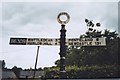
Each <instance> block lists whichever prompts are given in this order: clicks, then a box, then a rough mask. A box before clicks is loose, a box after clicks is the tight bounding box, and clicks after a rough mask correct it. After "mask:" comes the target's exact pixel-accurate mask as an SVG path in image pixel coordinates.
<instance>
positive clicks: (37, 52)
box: [33, 46, 40, 78]
mask: <svg viewBox="0 0 120 80" xmlns="http://www.w3.org/2000/svg"><path fill="white" fill-rule="evenodd" d="M39 47H40V46H38V48H37V55H36V61H35V70H34V75H33V78H35V74H36V67H37V61H38V54H39Z"/></svg>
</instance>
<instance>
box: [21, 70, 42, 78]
mask: <svg viewBox="0 0 120 80" xmlns="http://www.w3.org/2000/svg"><path fill="white" fill-rule="evenodd" d="M33 76H34V71H33V70H32V71H30V70H27V71H25V70H22V71H20V76H19V78H33ZM42 76H44V71H36V73H35V78H41V77H42Z"/></svg>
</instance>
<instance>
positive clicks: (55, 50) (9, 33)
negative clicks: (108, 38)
mask: <svg viewBox="0 0 120 80" xmlns="http://www.w3.org/2000/svg"><path fill="white" fill-rule="evenodd" d="M9 1H12V2H8V0H5V1H3V3H2V6H0V8H1V16H2V18H1V19H0V20H1V21H2V22H0V24H1V26H0V27H1V29H0V32H1V34H2V35H0V42H1V44H2V46H1V48H2V50H0V54H1V55H2V56H0V60H5V62H6V66H7V67H9V68H12V67H13V66H18V67H22V68H30V67H32V68H34V63H35V57H36V52H37V46H35V45H32V46H29V45H25V46H21V45H19V46H18V45H17V46H16V45H9V40H10V37H25V38H26V37H28V38H33V37H36V38H59V36H60V31H59V30H60V28H61V27H60V24H59V23H58V22H57V20H56V17H57V15H58V14H59V13H60V12H62V11H65V12H67V13H69V15H70V22H69V23H68V24H67V25H66V30H67V33H66V35H67V36H66V37H67V38H70V37H72V38H79V36H80V35H81V34H84V33H85V32H86V31H87V27H86V24H85V22H84V20H85V18H87V19H90V20H93V22H94V23H97V22H100V23H101V27H100V28H99V30H104V29H109V30H111V31H115V30H116V31H117V32H118V2H93V0H92V1H91V0H87V1H89V2H68V1H67V2H37V0H35V2H29V1H28V0H27V1H26V2H19V1H18V0H16V2H15V0H9ZM21 1H22V0H21ZM30 1H33V0H30ZM53 1H54V0H53ZM82 1H83V0H82ZM106 1H108V0H106ZM112 1H113V0H112ZM116 1H117V0H116ZM57 59H59V46H40V52H39V58H38V65H37V68H38V67H48V66H53V65H54V62H55V61H56V60H57Z"/></svg>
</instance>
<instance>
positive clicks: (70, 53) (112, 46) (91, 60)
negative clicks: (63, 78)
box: [48, 30, 120, 78]
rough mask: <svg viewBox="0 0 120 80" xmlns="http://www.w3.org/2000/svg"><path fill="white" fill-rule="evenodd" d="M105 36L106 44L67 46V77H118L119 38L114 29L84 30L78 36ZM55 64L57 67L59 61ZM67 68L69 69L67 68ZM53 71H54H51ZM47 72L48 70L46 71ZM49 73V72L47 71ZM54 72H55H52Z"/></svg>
mask: <svg viewBox="0 0 120 80" xmlns="http://www.w3.org/2000/svg"><path fill="white" fill-rule="evenodd" d="M83 37H85V38H100V37H105V38H106V46H92V47H91V46H84V47H83V46H69V47H67V52H66V71H67V72H66V74H67V78H106V77H120V76H119V75H118V74H119V70H120V69H119V62H118V61H119V55H120V54H119V51H118V50H119V46H120V43H119V41H120V38H119V37H118V34H117V33H116V31H114V32H110V31H109V30H105V31H104V32H102V31H95V30H94V31H93V32H86V34H83V35H81V36H80V38H83ZM55 64H56V65H57V66H58V67H59V66H60V61H59V60H57V61H56V62H55ZM68 66H69V67H68ZM68 69H69V70H68ZM52 72H54V71H52ZM48 73H49V71H48ZM49 74H50V73H49ZM54 74H56V73H54Z"/></svg>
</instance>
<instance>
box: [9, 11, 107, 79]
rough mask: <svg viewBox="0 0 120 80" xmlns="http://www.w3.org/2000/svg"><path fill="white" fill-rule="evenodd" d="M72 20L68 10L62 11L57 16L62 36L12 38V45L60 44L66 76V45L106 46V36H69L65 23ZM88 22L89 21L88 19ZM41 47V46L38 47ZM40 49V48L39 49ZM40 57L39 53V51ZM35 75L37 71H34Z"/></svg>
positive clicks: (61, 63) (63, 71)
mask: <svg viewBox="0 0 120 80" xmlns="http://www.w3.org/2000/svg"><path fill="white" fill-rule="evenodd" d="M61 16H66V20H61ZM69 20H70V16H69V14H68V13H66V12H61V13H60V14H58V16H57V21H58V22H59V23H60V24H61V30H60V38H10V45H50V46H60V53H59V55H60V78H61V79H65V78H66V71H65V55H66V46H105V45H106V38H105V37H97V38H67V39H66V29H65V24H67V23H68V22H69ZM86 22H88V21H87V20H86ZM38 49H39V47H38ZM38 51H39V50H38ZM37 57H38V53H37ZM37 57H36V63H35V69H36V65H37ZM34 76H35V73H34Z"/></svg>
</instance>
